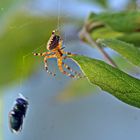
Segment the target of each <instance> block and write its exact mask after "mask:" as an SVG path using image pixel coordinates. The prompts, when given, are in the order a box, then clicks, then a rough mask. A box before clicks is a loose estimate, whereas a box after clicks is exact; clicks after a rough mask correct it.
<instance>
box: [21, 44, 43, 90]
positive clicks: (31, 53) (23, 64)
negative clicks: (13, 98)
mask: <svg viewBox="0 0 140 140" xmlns="http://www.w3.org/2000/svg"><path fill="white" fill-rule="evenodd" d="M44 45H45V43H43V44H42V45H40V46H39V47H38V48H36V49H34V50H33V51H32V52H30V53H28V54H26V55H24V56H22V69H21V74H20V77H21V78H20V91H21V90H22V89H23V87H22V84H23V77H24V66H25V63H26V62H25V60H26V58H27V57H28V56H30V55H33V53H34V52H36V51H37V50H39V49H41V48H42V47H44Z"/></svg>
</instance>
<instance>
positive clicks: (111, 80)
mask: <svg viewBox="0 0 140 140" xmlns="http://www.w3.org/2000/svg"><path fill="white" fill-rule="evenodd" d="M73 59H74V60H75V61H76V62H78V64H79V65H80V67H81V69H82V70H83V72H84V73H85V75H86V76H87V77H88V79H89V81H90V82H91V83H92V84H95V85H98V86H99V87H100V88H101V89H102V90H104V91H107V92H109V93H111V94H112V95H113V96H115V97H117V98H118V99H120V100H121V101H123V102H125V103H127V104H129V105H132V106H135V107H138V108H140V80H138V79H136V78H133V77H132V76H130V75H128V74H126V73H124V72H123V71H120V70H119V69H117V68H114V67H112V66H110V65H108V64H106V63H105V62H103V61H100V60H96V59H91V58H88V57H85V56H74V57H73Z"/></svg>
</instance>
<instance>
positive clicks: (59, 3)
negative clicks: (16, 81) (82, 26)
mask: <svg viewBox="0 0 140 140" xmlns="http://www.w3.org/2000/svg"><path fill="white" fill-rule="evenodd" d="M57 5H58V8H57V13H58V15H57V30H58V31H60V28H61V27H60V14H61V11H60V10H61V9H60V8H61V1H60V0H57ZM29 24H30V23H29ZM24 26H25V25H24ZM65 37H66V36H65ZM44 45H45V43H43V44H42V45H40V46H39V47H38V48H36V49H34V50H33V51H32V52H30V53H28V54H26V55H24V56H22V70H21V76H20V77H21V78H20V90H22V89H23V87H22V84H23V72H24V65H25V60H26V58H27V57H28V56H30V55H33V53H34V52H35V51H37V50H39V49H40V48H42V47H44ZM54 71H55V70H54Z"/></svg>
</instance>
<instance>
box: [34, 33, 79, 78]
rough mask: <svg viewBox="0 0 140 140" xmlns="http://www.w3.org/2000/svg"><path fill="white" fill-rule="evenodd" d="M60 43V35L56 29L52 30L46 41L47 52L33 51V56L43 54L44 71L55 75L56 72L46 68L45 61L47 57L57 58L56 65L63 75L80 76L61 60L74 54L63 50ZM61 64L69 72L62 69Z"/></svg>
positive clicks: (61, 41)
mask: <svg viewBox="0 0 140 140" xmlns="http://www.w3.org/2000/svg"><path fill="white" fill-rule="evenodd" d="M62 43H63V40H62V39H61V37H60V35H59V34H57V30H53V31H52V35H51V37H50V39H49V41H48V43H47V46H46V48H47V50H48V51H47V52H43V53H34V55H35V56H43V57H44V67H45V69H46V71H47V72H48V73H49V74H50V75H53V76H55V75H56V74H55V73H53V72H50V71H49V70H48V63H47V59H49V58H56V59H57V65H58V68H59V70H60V72H62V73H63V74H64V75H67V76H69V77H71V78H81V74H80V73H78V72H76V71H74V70H72V69H71V68H70V67H69V66H68V65H67V64H65V63H64V62H63V60H64V59H66V58H68V56H74V55H75V54H72V53H71V52H65V51H64V50H63V49H64V48H62ZM63 66H64V67H65V68H66V69H67V70H69V71H70V72H71V73H74V74H71V73H68V72H66V71H65V70H63Z"/></svg>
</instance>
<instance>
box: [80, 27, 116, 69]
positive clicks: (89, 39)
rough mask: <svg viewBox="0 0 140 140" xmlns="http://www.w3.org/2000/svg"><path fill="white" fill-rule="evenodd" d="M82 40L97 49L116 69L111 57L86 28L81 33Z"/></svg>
mask: <svg viewBox="0 0 140 140" xmlns="http://www.w3.org/2000/svg"><path fill="white" fill-rule="evenodd" d="M80 38H81V39H82V40H83V39H86V40H87V41H88V42H89V43H90V44H91V45H92V46H93V47H96V48H97V49H98V50H99V51H100V52H101V53H102V55H103V56H104V57H105V59H106V60H107V61H108V62H109V63H110V64H111V65H112V66H114V67H117V65H116V64H115V62H114V61H113V60H112V59H111V58H110V56H109V55H108V54H107V53H106V52H105V51H104V49H103V48H102V47H100V46H99V45H98V44H97V43H96V42H95V41H94V40H93V39H92V38H91V37H90V34H89V33H88V31H87V30H86V27H83V29H82V31H81V32H80Z"/></svg>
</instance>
